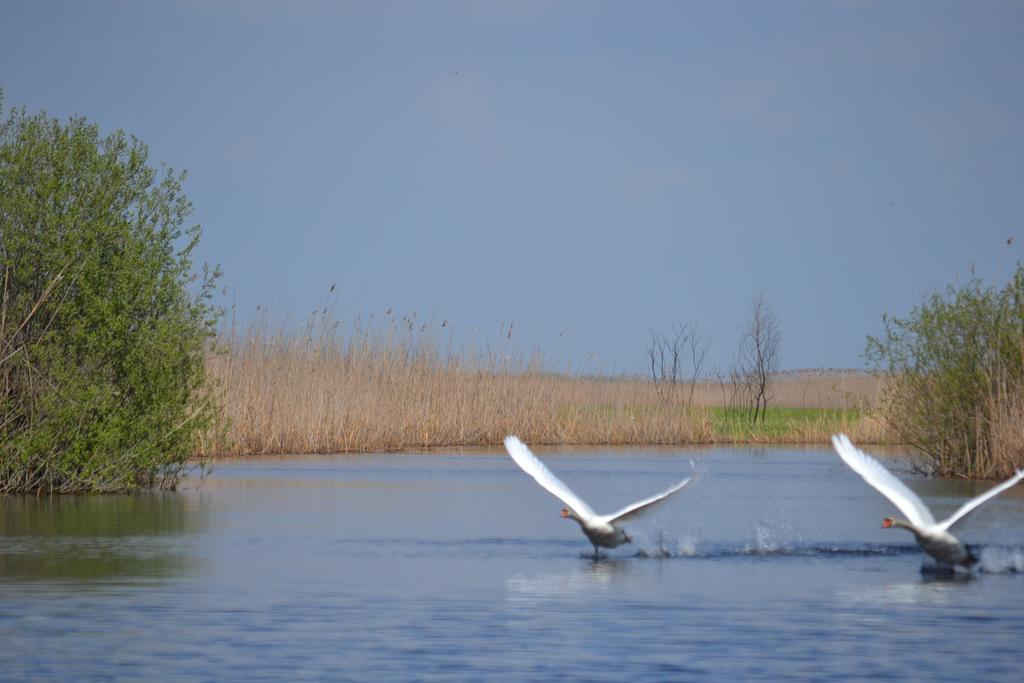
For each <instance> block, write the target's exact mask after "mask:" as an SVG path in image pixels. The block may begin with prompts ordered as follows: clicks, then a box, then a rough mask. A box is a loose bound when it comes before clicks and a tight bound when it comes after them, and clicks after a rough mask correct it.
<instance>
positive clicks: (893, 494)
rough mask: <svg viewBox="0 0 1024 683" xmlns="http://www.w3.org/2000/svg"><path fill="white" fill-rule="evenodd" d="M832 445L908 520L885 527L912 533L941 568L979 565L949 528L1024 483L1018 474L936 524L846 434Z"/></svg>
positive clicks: (921, 505)
mask: <svg viewBox="0 0 1024 683" xmlns="http://www.w3.org/2000/svg"><path fill="white" fill-rule="evenodd" d="M832 445H833V446H834V447H835V449H836V452H837V453H838V454H839V457H840V458H842V459H843V462H845V463H846V464H847V465H849V466H850V469H852V470H853V471H854V472H856V473H857V474H859V475H860V476H861V477H862V478H863V479H864V481H866V482H867V483H868V484H869V485H870V486H872V487H873V488H874V489H875V490H877V491H878V492H879V493H881V494H882V495H883V496H885V497H886V498H888V499H889V500H890V501H891V502H892V504H893V505H895V506H896V507H897V508H898V509H899V511H900V512H902V513H903V514H904V515H905V516H906V518H907V519H905V520H904V519H895V518H893V517H886V518H885V519H884V520H883V521H882V527H884V528H886V529H890V528H899V529H906V530H907V531H910V532H911V533H913V534H914V538H915V539H916V540H917V544H918V545H919V546H921V549H922V550H924V551H925V552H926V553H928V554H929V555H931V556H932V557H934V558H935V559H936V560H937V561H938V562H939V563H940V564H943V565H947V566H949V567H955V566H956V565H962V566H964V567H970V566H971V565H973V564H974V563H976V562H977V561H978V558H976V557H975V556H974V553H972V552H971V549H970V548H968V547H967V545H966V544H965V543H964V542H963V541H961V540H960V539H959V538H957V537H956V536H954V535H953V534H951V533H950V532H949V529H950V527H952V526H953V525H955V524H957V523H958V522H960V521H962V520H963V519H964V518H966V517H967V515H969V514H970V513H971V512H973V511H974V510H976V509H977V508H978V507H979V506H980V505H981V504H982V503H984V502H986V501H988V500H990V499H991V498H995V497H996V496H998V495H999V494H1000V493H1002V492H1003V491H1005V490H1006V489H1008V488H1010V487H1011V486H1013V485H1014V484H1016V483H1017V482H1019V481H1020V480H1021V479H1024V470H1017V473H1016V474H1015V475H1013V476H1012V477H1010V478H1009V479H1007V480H1006V481H1004V482H1003V483H1001V484H999V485H998V486H994V487H992V488H991V489H989V490H988V491H986V492H985V493H983V494H981V495H980V496H977V497H975V498H971V499H970V500H969V501H967V502H966V503H964V504H963V505H961V506H960V507H959V508H958V509H957V510H956V512H954V513H953V514H952V515H950V516H949V517H947V518H946V519H944V520H942V521H941V522H936V521H935V518H934V517H933V516H932V513H931V510H929V509H928V507H927V506H926V505H925V504H924V502H923V501H922V500H921V499H920V498H919V497H918V495H917V494H916V493H914V492H913V491H911V490H910V489H909V488H907V486H906V485H905V484H904V483H903V482H902V481H900V480H899V479H897V478H896V477H895V476H894V475H893V474H892V473H891V472H890V471H889V470H887V469H885V467H884V466H883V465H882V464H881V463H880V462H878V461H877V460H875V459H874V458H872V457H871V456H870V455H868V454H867V453H865V452H864V451H862V450H860V449H858V448H857V447H856V446H854V445H853V443H851V442H850V439H849V438H847V436H846V435H845V434H838V435H836V436H833V437H832Z"/></svg>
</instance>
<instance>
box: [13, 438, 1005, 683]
mask: <svg viewBox="0 0 1024 683" xmlns="http://www.w3.org/2000/svg"><path fill="white" fill-rule="evenodd" d="M542 450H543V449H542ZM541 455H542V457H544V459H545V461H546V462H548V464H549V465H550V466H551V468H552V469H553V470H554V471H555V472H556V473H558V474H559V475H560V476H563V477H564V478H565V479H566V481H572V485H573V488H574V490H576V491H577V492H578V493H579V494H580V496H581V497H583V498H584V499H585V500H588V501H590V502H592V503H593V504H594V505H595V507H597V508H599V509H609V510H613V509H618V508H619V507H621V506H622V505H624V504H626V503H628V502H630V501H633V500H637V499H639V498H642V497H643V496H645V495H648V494H649V493H650V492H651V491H656V490H662V489H663V488H664V486H665V485H667V484H668V483H671V482H673V481H678V480H679V479H680V478H682V477H684V476H687V474H688V473H689V472H690V464H689V461H690V459H691V458H694V459H698V460H700V461H701V462H700V463H699V465H700V466H702V467H704V468H705V469H706V470H707V474H706V475H705V476H704V477H703V479H702V480H701V482H700V483H699V485H697V486H695V487H694V488H693V489H691V490H688V491H687V492H686V493H685V494H684V495H681V496H679V497H677V498H675V499H673V500H672V501H669V502H667V503H666V504H665V505H664V506H661V507H659V508H657V509H656V510H655V511H654V513H653V514H652V515H651V516H650V517H648V518H644V519H642V520H639V521H637V522H635V523H634V524H631V525H630V529H629V530H630V533H631V535H632V536H633V537H634V539H635V540H636V542H635V543H634V544H631V545H626V546H622V547H620V548H616V549H614V550H612V551H607V552H605V553H603V554H605V555H606V556H605V557H603V558H601V559H599V560H597V561H595V560H593V559H590V558H589V557H588V555H589V554H590V553H591V552H592V549H591V546H590V545H589V543H587V541H586V539H585V538H584V537H583V536H582V535H581V534H580V533H579V527H578V526H577V525H576V524H575V523H573V522H571V521H566V520H563V519H561V518H560V516H559V510H560V509H561V504H560V503H559V501H557V500H555V499H554V498H552V497H551V496H550V495H549V494H548V493H547V492H545V491H543V490H542V489H540V487H538V486H536V484H535V483H534V482H533V481H532V480H530V479H529V477H526V476H524V475H523V473H522V472H521V471H520V470H519V469H518V468H517V467H516V466H515V465H514V464H513V463H512V462H511V461H510V460H509V459H508V457H507V456H505V455H503V454H502V453H499V452H497V451H494V452H491V453H486V452H472V453H460V454H429V455H423V454H419V455H365V456H356V457H349V456H344V457H325V456H318V457H295V458H254V459H244V460H230V461H225V462H224V463H221V464H220V465H219V466H218V467H217V468H216V469H215V471H214V473H213V474H212V475H211V477H210V478H208V479H207V480H205V481H204V482H203V483H202V485H201V486H200V487H198V488H196V487H194V486H193V487H192V488H190V489H189V490H186V491H184V492H179V493H175V494H162V495H141V496H106V497H90V498H78V497H59V498H23V497H7V498H0V644H2V646H0V672H2V673H0V678H2V679H11V680H23V679H28V680H32V679H56V680H66V679H69V678H75V679H78V678H82V679H97V678H116V679H130V680H146V679H159V680H174V679H185V680H219V679H232V680H234V679H262V680H296V679H298V680H302V679H307V680H324V679H381V678H382V679H400V680H405V679H444V680H450V679H462V680H482V679H498V680H551V679H576V680H615V681H618V680H626V679H628V680H633V679H640V680H666V679H669V680H672V679H683V680H693V679H704V680H709V679H710V680H733V679H737V680H758V679H760V680H785V679H791V678H809V679H829V680H831V679H844V678H845V679H851V678H852V679H863V678H874V677H879V678H883V677H884V678H891V679H897V680H906V679H916V680H921V679H935V678H938V679H942V678H946V679H958V680H1013V681H1016V680H1018V679H1019V665H1018V662H1019V650H1020V633H1022V632H1024V574H1019V573H1015V572H1018V571H1020V569H1021V568H1022V566H1021V565H1022V564H1024V562H1022V555H1021V548H1022V547H1024V532H1022V531H1021V530H1022V529H1024V486H1022V487H1019V488H1020V489H1021V490H1016V491H1012V492H1008V493H1010V494H1011V495H1005V496H1004V497H1002V498H1000V499H997V500H995V501H993V502H992V503H991V504H990V505H989V506H986V507H985V508H984V509H981V510H979V511H978V512H977V513H976V514H975V515H973V516H972V517H971V519H970V520H969V521H968V523H967V524H965V525H964V527H963V529H962V530H961V531H962V534H963V536H964V538H965V540H967V541H968V542H970V543H972V544H977V545H978V546H980V553H981V554H980V557H981V565H982V569H983V570H984V571H983V572H975V573H974V574H968V575H966V576H955V577H952V579H950V578H948V577H941V576H929V575H927V574H924V575H922V574H921V573H920V567H921V564H922V561H923V559H924V556H923V554H922V553H921V551H920V550H919V549H918V548H917V546H916V545H915V544H914V542H913V538H912V537H911V536H910V535H909V534H906V533H903V532H901V531H899V530H895V531H894V530H886V529H882V528H880V521H881V519H882V518H883V517H885V516H887V515H888V514H891V513H892V510H891V506H889V504H888V502H887V501H885V500H884V499H883V498H882V497H881V496H879V495H878V494H877V493H876V492H874V491H873V490H872V489H870V488H869V487H867V486H865V485H864V483H863V481H862V480H861V479H860V478H859V477H858V476H857V475H856V474H854V473H852V472H850V471H849V470H848V469H847V468H846V467H845V465H843V464H842V463H841V462H840V461H839V459H838V458H837V457H835V455H834V454H832V453H831V452H830V451H828V450H826V449H824V448H821V449H814V448H805V449H744V448H736V449H701V450H699V451H689V450H686V449H651V450H635V449H590V450H587V449H557V450H553V451H550V452H542V453H541ZM901 471H902V472H904V474H905V472H906V470H905V468H904V469H903V470H901ZM905 476H906V475H905ZM910 479H911V481H910V482H909V484H910V486H911V487H912V488H914V489H915V490H917V491H919V492H920V493H921V494H922V496H923V497H924V498H925V499H926V501H927V502H928V503H929V504H930V505H932V506H933V509H935V510H936V512H937V514H942V511H943V510H946V509H948V510H950V511H951V510H952V509H955V507H956V506H957V505H959V503H961V502H962V501H963V499H965V498H967V497H969V496H971V495H973V494H974V492H975V490H976V489H977V486H975V485H974V484H971V483H965V482H931V481H926V480H923V479H920V478H914V477H910ZM982 488H983V486H982ZM996 571H998V572H1000V573H992V572H996ZM951 633H952V634H957V633H968V634H970V643H969V647H968V646H967V645H965V640H964V638H961V637H950V635H949V634H951Z"/></svg>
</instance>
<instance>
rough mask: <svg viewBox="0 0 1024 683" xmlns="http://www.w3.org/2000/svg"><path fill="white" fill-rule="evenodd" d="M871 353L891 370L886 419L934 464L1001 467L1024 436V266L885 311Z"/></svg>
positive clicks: (941, 468)
mask: <svg viewBox="0 0 1024 683" xmlns="http://www.w3.org/2000/svg"><path fill="white" fill-rule="evenodd" d="M883 323H884V325H885V334H884V335H883V336H881V337H877V338H876V337H869V338H868V344H867V351H866V356H867V358H868V359H869V360H870V361H872V362H873V363H874V364H875V366H876V367H877V368H878V369H881V370H883V371H884V372H886V373H888V374H889V375H890V377H891V379H890V382H889V385H888V388H887V394H886V398H887V409H886V411H885V414H886V418H887V421H888V423H889V425H890V427H892V428H893V429H894V431H895V432H896V434H897V435H899V436H900V437H901V438H902V439H903V440H904V441H905V442H907V443H909V444H910V445H912V446H914V447H915V448H917V449H918V450H919V451H920V452H921V453H923V454H924V456H925V458H926V460H927V461H928V464H929V467H928V468H927V469H929V470H931V471H932V472H934V473H935V474H939V475H953V476H962V477H972V478H973V477H998V476H1005V475H1007V474H1010V473H1012V470H1013V469H1014V467H1015V465H1017V466H1019V464H1021V456H1022V455H1024V443H1021V439H1020V436H1021V434H1020V432H1021V425H1022V424H1024V412H1022V410H1021V409H1022V406H1024V269H1022V268H1021V267H1020V266H1018V269H1017V272H1016V273H1015V274H1014V276H1013V277H1012V278H1011V279H1010V281H1009V283H1008V284H1007V285H1006V286H1005V287H1004V288H1002V289H996V288H994V287H985V286H983V284H982V282H981V281H980V280H978V279H977V278H973V279H972V280H971V281H970V282H968V283H967V284H966V285H964V286H962V287H952V286H951V287H949V288H947V289H946V291H945V292H942V293H936V294H933V295H931V296H930V297H928V298H927V299H926V300H925V301H924V302H923V303H922V304H921V305H919V306H916V307H915V308H914V309H913V310H911V312H910V315H909V316H907V317H906V318H889V317H883Z"/></svg>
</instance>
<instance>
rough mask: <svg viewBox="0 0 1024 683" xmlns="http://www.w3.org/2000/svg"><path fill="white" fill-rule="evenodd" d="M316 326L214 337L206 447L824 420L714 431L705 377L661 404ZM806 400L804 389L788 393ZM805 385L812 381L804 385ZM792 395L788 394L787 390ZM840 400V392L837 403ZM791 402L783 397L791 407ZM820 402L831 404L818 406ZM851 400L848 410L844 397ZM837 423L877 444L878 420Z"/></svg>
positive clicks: (546, 435) (388, 444)
mask: <svg viewBox="0 0 1024 683" xmlns="http://www.w3.org/2000/svg"><path fill="white" fill-rule="evenodd" d="M333 329H334V328H333V327H331V326H329V325H322V326H320V327H319V329H318V331H315V330H313V329H312V328H307V330H306V333H305V334H302V335H287V334H284V333H281V332H277V333H274V334H268V333H267V332H266V328H265V327H255V328H253V329H250V330H249V331H247V332H246V333H245V334H244V335H242V337H241V338H238V337H236V336H233V337H230V338H228V339H224V340H222V342H221V343H220V344H219V351H218V352H216V353H213V354H211V356H210V358H209V370H210V374H211V376H212V377H213V378H214V379H215V380H216V381H217V382H218V383H219V385H220V387H221V388H222V391H223V401H224V413H225V418H226V419H225V423H224V425H222V429H221V430H219V433H218V434H216V435H209V436H208V438H207V439H206V443H205V444H204V445H203V447H202V449H201V450H202V452H203V453H204V454H207V455H210V454H219V455H243V454H256V453H337V452H368V451H397V450H410V449H424V448H434V447H444V446H479V445H493V444H498V443H500V442H501V439H502V438H503V437H504V436H505V435H506V434H509V433H516V434H519V435H520V436H521V437H522V438H523V439H524V440H526V441H527V442H529V443H536V444H598V443H599V444H621V445H627V444H698V443H714V442H716V441H736V440H739V441H745V442H759V441H763V442H768V441H771V442H775V443H816V442H825V441H827V439H828V437H829V436H830V435H831V433H832V430H834V428H835V422H834V421H826V420H819V421H818V423H813V422H812V423H809V424H805V425H801V426H800V427H799V428H798V429H791V430H789V431H788V432H787V433H786V434H784V435H780V436H767V435H764V434H762V433H759V432H757V431H756V430H754V431H752V432H751V433H749V434H741V435H739V436H738V437H737V435H736V434H735V433H733V434H730V435H728V436H726V435H722V434H716V433H715V430H714V429H713V427H712V425H713V419H712V415H711V414H710V413H709V410H708V409H706V408H704V407H702V404H701V403H700V402H699V401H697V400H696V399H697V398H698V397H700V399H701V401H703V402H704V403H705V404H708V405H710V404H713V400H709V399H713V397H714V395H716V393H717V392H719V389H718V388H717V387H714V386H712V385H711V384H708V385H707V387H705V388H704V389H700V388H698V389H699V390H698V391H695V392H694V397H695V400H694V403H693V405H694V406H695V407H688V406H687V403H688V400H685V399H684V398H682V397H683V396H684V393H685V398H686V399H688V397H689V394H688V390H687V392H678V393H677V396H676V398H673V399H670V400H666V397H665V396H664V393H663V392H662V393H659V392H658V391H657V390H656V389H655V387H654V386H653V384H652V383H650V382H648V381H644V380H641V379H603V378H586V377H571V376H566V375H557V374H550V373H545V372H541V371H538V370H537V369H536V368H537V367H539V363H538V362H536V361H535V362H533V363H532V364H531V363H530V362H517V361H513V360H509V359H508V357H507V356H499V355H498V354H491V355H489V356H484V355H481V354H476V355H474V354H467V353H461V354H457V355H454V356H453V355H450V354H449V355H443V354H441V353H440V352H439V346H440V345H439V344H437V343H436V340H434V339H432V338H429V337H419V338H417V337H416V336H415V335H413V334H411V330H412V329H413V328H412V325H409V326H408V329H407V330H406V331H405V333H403V334H397V333H396V326H395V325H392V326H391V327H390V328H388V329H387V330H385V331H384V332H382V333H378V334H372V333H367V332H360V333H357V334H355V335H352V336H351V338H350V339H348V340H342V339H341V338H340V335H336V334H334V333H333V331H332V330H333ZM794 391H797V393H800V395H802V396H803V397H804V398H806V395H807V389H806V388H804V389H803V390H802V393H801V390H799V389H798V390H794ZM815 391H820V388H819V389H815ZM795 395H796V394H794V396H795ZM836 400H841V399H836ZM796 402H797V401H796V399H793V400H792V401H791V403H796ZM829 405H830V404H829ZM851 407H852V406H851ZM844 426H845V428H846V430H847V431H848V432H850V433H851V436H852V437H853V438H855V439H857V440H860V441H873V442H878V441H882V440H884V436H883V435H882V431H881V427H880V423H878V422H877V421H875V420H872V419H859V420H856V421H853V422H851V423H850V424H845V423H844Z"/></svg>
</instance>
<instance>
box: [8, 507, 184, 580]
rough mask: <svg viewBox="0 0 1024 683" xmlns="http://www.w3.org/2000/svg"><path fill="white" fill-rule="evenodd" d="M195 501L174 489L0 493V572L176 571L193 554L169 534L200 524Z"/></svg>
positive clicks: (99, 574)
mask: <svg viewBox="0 0 1024 683" xmlns="http://www.w3.org/2000/svg"><path fill="white" fill-rule="evenodd" d="M200 508H201V506H200V499H198V498H189V497H185V496H182V495H179V494H174V493H154V494H139V495H117V496H46V497H42V496H40V497H37V496H6V497H0V578H5V577H6V578H22V579H82V580H85V579H110V578H114V577H124V578H141V577H159V576H173V575H176V574H180V573H182V572H183V571H186V570H187V569H188V567H189V566H190V565H191V564H192V563H193V560H192V559H191V558H189V557H188V555H187V553H186V552H184V551H183V549H182V548H181V547H180V545H179V544H178V541H177V538H176V537H179V536H181V535H184V534H190V533H197V532H199V531H200V530H201V529H202V527H203V517H202V514H201V513H200Z"/></svg>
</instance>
